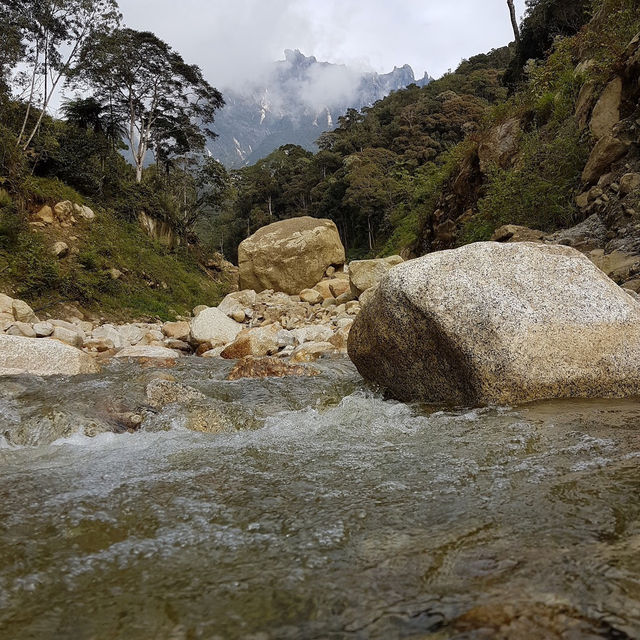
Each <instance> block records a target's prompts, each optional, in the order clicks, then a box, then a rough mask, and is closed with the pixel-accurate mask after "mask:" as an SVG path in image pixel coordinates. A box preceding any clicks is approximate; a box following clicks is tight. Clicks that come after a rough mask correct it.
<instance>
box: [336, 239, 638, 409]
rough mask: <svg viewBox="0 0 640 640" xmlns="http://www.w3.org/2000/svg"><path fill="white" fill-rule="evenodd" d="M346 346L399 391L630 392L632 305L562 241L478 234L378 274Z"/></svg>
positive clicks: (369, 373)
mask: <svg viewBox="0 0 640 640" xmlns="http://www.w3.org/2000/svg"><path fill="white" fill-rule="evenodd" d="M349 356H350V357H351V359H352V360H353V362H354V363H355V365H356V367H357V368H358V370H359V371H360V373H361V374H362V375H363V376H364V377H365V378H366V379H368V380H370V381H373V382H376V383H378V384H380V385H382V386H383V387H385V388H387V389H388V390H389V391H390V392H391V393H392V394H393V395H394V396H395V397H396V398H398V399H401V400H405V401H409V400H419V401H425V402H435V403H446V404H456V405H483V404H491V403H498V404H512V403H520V402H529V401H533V400H541V399H547V398H565V397H619V396H626V395H635V394H638V393H639V392H640V358H639V356H640V305H638V304H637V303H636V302H634V300H633V299H632V298H631V297H630V296H629V295H627V294H626V293H625V292H624V291H623V290H622V289H620V288H619V287H617V286H616V285H615V284H614V283H613V282H612V281H611V280H610V279H609V278H607V276H606V275H605V274H603V273H602V272H601V271H600V270H599V269H597V268H596V267H595V266H594V265H593V264H592V263H591V262H590V261H589V260H588V259H587V258H586V257H585V256H583V255H582V254H581V253H579V252H578V251H576V250H574V249H571V248H569V247H561V246H556V245H538V244H531V243H520V244H496V243H490V242H489V243H477V244H472V245H468V246H466V247H462V248H460V249H456V250H454V251H443V252H439V253H434V254H431V255H428V256H425V257H423V258H420V259H417V260H413V261H411V262H408V263H406V264H404V265H400V266H399V267H396V268H395V269H394V270H393V271H391V272H390V273H389V274H388V275H387V276H385V278H383V280H382V281H381V283H380V285H379V287H378V289H377V291H376V292H375V294H374V295H373V298H372V299H371V300H369V302H368V303H367V304H365V305H364V307H363V309H362V311H361V313H360V315H359V316H358V317H357V319H356V321H355V323H354V325H353V327H352V329H351V334H350V336H349Z"/></svg>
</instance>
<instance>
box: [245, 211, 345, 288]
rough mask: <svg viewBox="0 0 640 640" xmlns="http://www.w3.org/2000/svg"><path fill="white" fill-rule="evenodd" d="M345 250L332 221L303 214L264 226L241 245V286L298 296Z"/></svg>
mask: <svg viewBox="0 0 640 640" xmlns="http://www.w3.org/2000/svg"><path fill="white" fill-rule="evenodd" d="M344 262H345V252H344V247H343V246H342V242H341V240H340V234H339V233H338V229H337V227H336V225H335V224H334V223H333V222H331V220H320V219H317V218H310V217H302V218H291V219H290V220H282V221H281V222H275V223H274V224H270V225H268V226H266V227H262V229H259V230H258V231H257V232H256V233H254V234H253V235H252V236H251V237H250V238H247V239H246V240H245V241H244V242H242V243H241V244H240V246H239V247H238V265H239V268H240V288H241V289H253V290H254V291H258V292H260V291H264V290H265V289H273V290H274V291H283V292H284V293H288V294H290V295H297V294H299V293H300V292H301V291H302V290H303V289H311V288H313V287H314V286H315V285H316V284H317V283H318V282H319V281H320V279H321V278H322V276H323V275H324V273H325V271H326V269H327V268H328V267H330V266H332V265H342V264H344Z"/></svg>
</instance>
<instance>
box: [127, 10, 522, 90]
mask: <svg viewBox="0 0 640 640" xmlns="http://www.w3.org/2000/svg"><path fill="white" fill-rule="evenodd" d="M517 4H518V8H519V9H520V11H521V13H522V11H523V9H524V0H518V2H517ZM120 6H121V9H122V12H123V14H124V17H125V22H126V23H127V24H128V25H129V26H131V27H133V28H136V29H145V30H150V31H154V32H155V33H156V34H157V35H158V36H159V37H161V38H162V39H164V40H166V41H167V42H169V43H170V44H171V45H172V46H174V47H175V48H176V49H177V50H178V51H180V53H181V54H182V55H183V56H184V58H185V60H187V61H188V62H190V63H195V64H198V65H199V66H200V67H202V68H203V70H204V71H205V74H206V76H207V78H208V79H209V81H210V82H211V83H212V84H213V85H215V86H217V87H219V88H221V89H225V88H226V89H236V90H237V89H239V88H241V87H243V86H246V85H247V83H250V82H251V81H255V80H257V79H259V78H261V77H264V74H265V73H266V72H267V71H268V69H269V67H270V65H271V63H272V62H273V61H274V60H277V59H281V58H282V52H283V51H284V49H286V48H289V49H296V48H297V49H300V50H301V51H302V52H303V53H305V54H306V55H315V56H316V57H317V58H318V60H326V61H329V62H336V63H346V64H348V65H349V66H351V67H353V68H355V69H359V70H363V69H375V70H377V71H379V72H388V71H390V70H391V69H392V68H393V67H394V66H395V65H398V66H401V65H403V64H406V63H408V64H410V65H411V66H412V67H413V68H414V71H415V72H416V75H417V76H422V74H423V73H424V71H429V73H430V74H431V75H433V76H438V75H441V74H442V73H444V72H445V71H447V70H448V69H449V68H455V67H456V66H457V64H458V63H459V62H460V60H461V59H463V58H466V57H469V56H471V55H474V54H476V53H480V52H483V51H487V50H489V49H491V48H493V47H498V46H502V45H504V44H506V43H507V42H508V41H509V40H510V39H512V37H513V34H512V32H511V25H510V22H509V14H508V11H507V6H506V2H504V0H485V1H484V2H478V0H457V1H456V2H451V0H393V2H391V1H390V0H323V2H317V0H268V1H265V0H234V2H233V3H231V2H229V3H223V2H211V1H210V0H181V1H180V2H179V3H176V2H175V0H120ZM329 80H330V78H326V79H324V80H320V81H319V82H318V83H317V86H318V87H323V86H326V83H327V82H328V81H329ZM334 80H335V81H336V82H338V83H340V82H341V78H339V77H337V78H334Z"/></svg>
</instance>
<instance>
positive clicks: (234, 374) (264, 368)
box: [227, 356, 319, 380]
mask: <svg viewBox="0 0 640 640" xmlns="http://www.w3.org/2000/svg"><path fill="white" fill-rule="evenodd" d="M317 375H319V372H318V371H317V370H316V369H312V368H311V367H303V366H299V365H293V364H289V363H287V362H283V361H282V360H280V359H279V358H272V357H266V358H255V357H253V356H248V357H246V358H242V359H241V360H238V362H237V363H236V365H235V366H234V367H233V369H232V370H231V371H230V373H229V375H228V376H227V380H241V379H242V378H286V377H289V376H317Z"/></svg>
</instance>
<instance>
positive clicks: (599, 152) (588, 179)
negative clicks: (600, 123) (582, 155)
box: [582, 135, 628, 184]
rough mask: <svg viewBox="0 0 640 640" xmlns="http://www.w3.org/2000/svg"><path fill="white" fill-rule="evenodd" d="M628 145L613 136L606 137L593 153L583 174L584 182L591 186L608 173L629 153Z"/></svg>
mask: <svg viewBox="0 0 640 640" xmlns="http://www.w3.org/2000/svg"><path fill="white" fill-rule="evenodd" d="M627 149H628V145H627V144H626V143H624V142H623V141H622V140H619V139H618V138H614V137H613V136H612V135H604V136H603V137H602V138H600V140H598V142H597V143H596V146H595V147H594V148H593V150H592V151H591V155H590V156H589V160H588V161H587V164H586V166H585V168H584V171H583V172H582V181H583V182H585V183H587V184H591V183H593V182H597V181H598V179H599V178H600V177H601V176H602V175H603V174H604V173H606V171H607V170H608V169H609V167H611V165H612V164H613V163H614V162H617V161H618V160H620V158H622V156H623V155H624V154H625V153H626V152H627Z"/></svg>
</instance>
